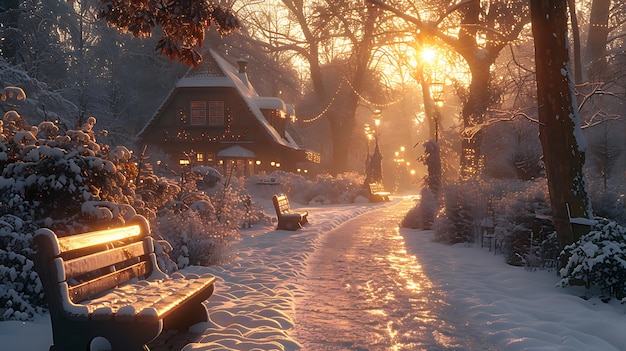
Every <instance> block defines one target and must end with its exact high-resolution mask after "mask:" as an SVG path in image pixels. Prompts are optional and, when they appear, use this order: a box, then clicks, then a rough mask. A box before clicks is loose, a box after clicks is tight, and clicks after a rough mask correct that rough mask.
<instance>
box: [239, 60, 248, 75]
mask: <svg viewBox="0 0 626 351" xmlns="http://www.w3.org/2000/svg"><path fill="white" fill-rule="evenodd" d="M237 64H238V65H239V73H246V66H247V65H248V61H247V60H246V59H245V58H243V57H242V58H240V59H239V60H237Z"/></svg>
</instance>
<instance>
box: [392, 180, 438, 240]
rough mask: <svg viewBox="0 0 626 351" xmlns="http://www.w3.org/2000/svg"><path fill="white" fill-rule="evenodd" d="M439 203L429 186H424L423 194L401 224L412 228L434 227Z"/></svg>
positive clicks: (427, 228)
mask: <svg viewBox="0 0 626 351" xmlns="http://www.w3.org/2000/svg"><path fill="white" fill-rule="evenodd" d="M438 206H439V205H438V203H437V201H436V200H435V197H434V196H433V193H432V192H431V191H430V190H429V189H428V188H422V194H421V198H420V200H419V201H416V202H415V206H414V207H413V208H411V209H410V210H409V212H407V213H406V215H405V216H404V218H403V219H402V222H401V223H400V226H401V227H403V228H411V229H426V230H429V229H432V228H433V223H434V220H435V216H436V215H437V211H438Z"/></svg>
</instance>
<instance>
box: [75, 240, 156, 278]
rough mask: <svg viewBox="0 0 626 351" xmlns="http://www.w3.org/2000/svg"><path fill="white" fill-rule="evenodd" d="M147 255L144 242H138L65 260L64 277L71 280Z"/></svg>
mask: <svg viewBox="0 0 626 351" xmlns="http://www.w3.org/2000/svg"><path fill="white" fill-rule="evenodd" d="M148 253H150V252H146V249H145V245H144V242H143V241H140V242H136V243H132V244H130V245H126V246H122V247H118V248H114V249H110V250H106V251H101V252H97V253H94V254H91V255H87V256H83V257H78V258H75V259H72V260H67V261H65V276H66V278H67V279H71V278H74V277H77V276H79V275H82V274H85V273H88V272H93V271H95V270H97V269H101V268H104V267H108V266H112V265H114V264H116V263H118V262H123V261H125V260H128V259H130V258H133V257H139V256H142V255H145V254H148Z"/></svg>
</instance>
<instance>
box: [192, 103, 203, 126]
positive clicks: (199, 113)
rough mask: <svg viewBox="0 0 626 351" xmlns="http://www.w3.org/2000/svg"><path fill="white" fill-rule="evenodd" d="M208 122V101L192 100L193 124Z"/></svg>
mask: <svg viewBox="0 0 626 351" xmlns="http://www.w3.org/2000/svg"><path fill="white" fill-rule="evenodd" d="M205 124H206V101H192V102H191V125H205Z"/></svg>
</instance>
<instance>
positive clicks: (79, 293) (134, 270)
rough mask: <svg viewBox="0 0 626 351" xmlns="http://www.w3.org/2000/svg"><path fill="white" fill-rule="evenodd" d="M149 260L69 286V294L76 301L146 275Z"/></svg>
mask: <svg viewBox="0 0 626 351" xmlns="http://www.w3.org/2000/svg"><path fill="white" fill-rule="evenodd" d="M148 268H149V267H148V262H146V261H142V262H139V263H137V264H134V265H132V266H129V267H126V268H124V269H121V270H119V271H115V272H111V273H109V274H106V275H103V276H101V277H98V278H97V279H94V280H90V281H88V282H85V283H82V284H79V285H76V286H71V287H69V296H70V298H71V299H72V301H74V302H80V301H83V300H86V299H88V298H90V297H91V296H93V295H95V294H97V293H99V292H102V291H104V290H107V289H111V288H114V287H116V286H118V285H119V284H121V283H124V282H126V281H128V280H130V279H132V278H135V277H141V276H145V275H146V273H147V272H148Z"/></svg>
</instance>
